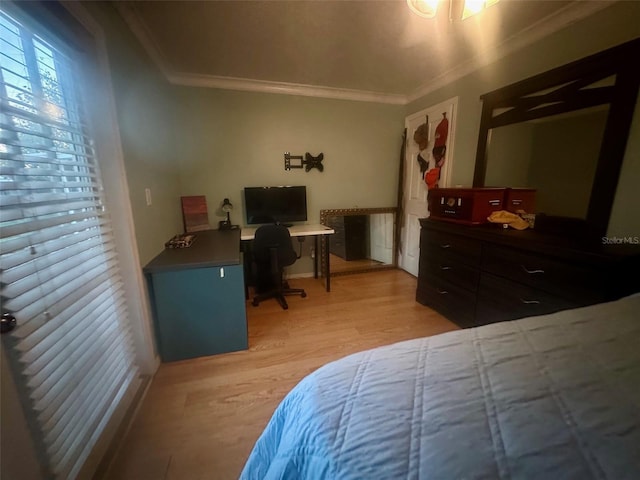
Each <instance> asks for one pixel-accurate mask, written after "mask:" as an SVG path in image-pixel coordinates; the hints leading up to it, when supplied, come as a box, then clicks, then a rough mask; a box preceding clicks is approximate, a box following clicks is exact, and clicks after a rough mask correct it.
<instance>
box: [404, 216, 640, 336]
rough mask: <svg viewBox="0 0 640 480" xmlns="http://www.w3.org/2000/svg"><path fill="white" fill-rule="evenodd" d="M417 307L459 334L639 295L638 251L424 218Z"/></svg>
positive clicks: (637, 247)
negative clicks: (447, 322) (429, 310)
mask: <svg viewBox="0 0 640 480" xmlns="http://www.w3.org/2000/svg"><path fill="white" fill-rule="evenodd" d="M420 223H421V226H422V229H421V234H420V268H419V274H418V287H417V292H416V300H417V301H418V302H419V303H421V304H423V305H427V306H429V307H431V308H433V309H434V310H437V311H439V312H440V313H442V314H443V315H445V316H446V317H447V318H449V319H450V320H451V321H453V322H455V323H456V324H458V325H459V326H461V327H473V326H477V325H484V324H488V323H493V322H498V321H503V320H513V319H516V318H522V317H527V316H532V315H542V314H546V313H552V312H556V311H559V310H564V309H567V308H575V307H580V306H585V305H590V304H594V303H599V302H603V301H607V300H613V299H616V298H620V297H622V296H624V295H628V294H630V293H633V292H636V291H640V273H639V272H640V245H630V244H620V245H600V244H598V245H591V246H586V245H581V244H579V243H578V242H576V241H572V240H570V239H567V238H560V237H557V236H550V235H545V234H543V233H540V232H536V231H531V230H524V231H517V230H512V229H508V230H505V229H502V228H501V227H500V226H497V225H484V226H472V227H470V226H465V225H458V224H454V223H448V222H442V221H436V220H430V219H421V220H420Z"/></svg>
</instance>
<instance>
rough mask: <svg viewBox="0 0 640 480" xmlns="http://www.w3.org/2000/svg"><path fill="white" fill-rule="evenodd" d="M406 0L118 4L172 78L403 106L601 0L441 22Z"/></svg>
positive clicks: (512, 2) (511, 0)
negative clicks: (416, 10)
mask: <svg viewBox="0 0 640 480" xmlns="http://www.w3.org/2000/svg"><path fill="white" fill-rule="evenodd" d="M443 3H444V7H445V8H444V9H441V10H440V11H439V14H438V16H437V17H436V18H433V19H426V18H422V17H419V16H417V15H416V14H414V13H412V12H411V11H410V10H409V8H408V7H407V3H406V1H404V0H356V1H351V0H324V1H322V0H321V1H294V0H287V1H277V0H269V1H264V0H263V1H248V0H225V1H175V0H174V1H118V2H115V3H114V4H115V5H116V7H117V8H118V10H119V11H120V13H121V14H122V16H123V17H124V18H125V20H126V21H127V23H128V25H129V27H130V28H131V30H132V31H133V32H134V34H135V35H136V36H137V37H138V39H139V40H140V42H141V43H142V45H143V46H144V47H145V49H146V50H147V51H148V53H149V54H150V55H151V57H152V58H153V59H154V60H155V62H156V63H157V64H158V65H159V67H160V68H161V69H162V71H163V72H164V74H165V75H166V76H167V78H168V80H169V81H171V82H172V83H175V84H181V85H197V86H211V87H216V88H229V89H239V90H255V91H270V92H276V93H292V94H301V95H314V96H323V97H333V98H350V99H354V100H374V101H382V102H387V103H397V104H405V103H407V102H409V101H411V100H413V99H415V98H418V97H419V96H422V95H424V94H426V93H428V92H429V91H431V90H433V89H435V88H438V87H439V86H441V85H443V84H446V83H449V82H450V81H452V80H454V79H455V78H459V77H461V76H462V75H465V74H467V73H469V72H471V71H472V70H473V69H475V68H478V67H479V66H481V65H483V64H487V63H490V62H491V61H495V60H497V59H498V58H500V57H501V56H504V55H506V54H508V53H511V52H513V51H516V50H517V49H518V48H522V47H523V46H525V45H527V44H529V43H531V42H534V41H536V40H538V39H539V38H541V37H543V36H546V35H549V34H550V33H552V32H553V31H556V30H559V29H560V28H563V27H564V26H566V25H568V24H570V23H572V22H575V21H577V20H579V19H581V18H584V17H586V16H589V15H592V14H595V13H596V12H597V11H599V10H601V9H602V8H605V7H606V6H608V5H611V4H612V2H611V1H583V0H553V1H550V0H501V1H500V2H499V3H497V4H495V5H493V6H491V7H490V8H488V9H487V10H485V11H484V12H482V13H481V14H479V15H476V16H474V17H471V18H468V19H466V20H464V21H458V22H450V21H449V19H448V14H447V11H446V10H447V7H448V0H446V1H444V2H443Z"/></svg>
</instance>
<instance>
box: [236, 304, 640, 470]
mask: <svg viewBox="0 0 640 480" xmlns="http://www.w3.org/2000/svg"><path fill="white" fill-rule="evenodd" d="M241 478H242V479H247V480H248V479H251V480H256V479H295V478H301V479H302V478H304V479H400V478H402V479H413V478H415V479H498V478H499V479H506V478H513V479H537V478H554V479H556V478H562V479H581V480H582V479H588V478H597V479H616V480H620V479H638V478H640V294H635V295H632V296H628V297H625V298H622V299H620V300H617V301H614V302H609V303H605V304H599V305H594V306H590V307H585V308H580V309H575V310H567V311H563V312H558V313H555V314H552V315H544V316H539V317H529V318H525V319H521V320H516V321H511V322H502V323H496V324H491V325H486V326H483V327H477V328H471V329H466V330H459V331H454V332H448V333H445V334H441V335H436V336H433V337H428V338H421V339H416V340H410V341H405V342H401V343H396V344H393V345H389V346H385V347H380V348H377V349H373V350H369V351H365V352H361V353H357V354H354V355H350V356H348V357H345V358H343V359H340V360H338V361H335V362H332V363H329V364H327V365H325V366H323V367H322V368H320V369H318V370H316V371H315V372H313V373H312V374H310V375H309V376H307V377H306V378H304V379H303V380H302V381H301V382H300V383H299V384H298V385H297V386H296V387H295V388H293V389H292V390H291V391H290V392H289V394H288V395H287V396H286V397H285V398H284V400H283V401H282V402H281V404H280V405H279V406H278V408H277V409H276V411H275V412H274V414H273V416H272V418H271V420H270V421H269V423H268V425H267V426H266V428H265V430H264V432H263V433H262V435H261V436H260V438H259V439H258V440H257V442H256V444H255V446H254V448H253V450H252V452H251V454H250V456H249V458H248V460H247V462H246V464H245V466H244V469H243V471H242V474H241Z"/></svg>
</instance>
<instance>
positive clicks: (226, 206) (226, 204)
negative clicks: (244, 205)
mask: <svg viewBox="0 0 640 480" xmlns="http://www.w3.org/2000/svg"><path fill="white" fill-rule="evenodd" d="M231 210H233V205H232V204H231V202H230V201H229V199H228V198H225V199H224V200H223V201H222V211H223V212H226V214H227V219H226V220H222V221H221V222H220V224H219V227H218V228H219V229H220V230H229V229H231V215H230V213H231Z"/></svg>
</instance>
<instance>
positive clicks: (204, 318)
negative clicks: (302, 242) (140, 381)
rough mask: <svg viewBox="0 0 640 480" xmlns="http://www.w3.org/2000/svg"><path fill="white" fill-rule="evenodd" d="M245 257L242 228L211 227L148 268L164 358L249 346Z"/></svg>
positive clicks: (153, 307)
mask: <svg viewBox="0 0 640 480" xmlns="http://www.w3.org/2000/svg"><path fill="white" fill-rule="evenodd" d="M241 260H242V259H241V256H240V233H239V231H237V230H236V231H227V232H221V231H217V230H209V231H205V232H198V233H197V234H196V238H195V240H194V242H193V245H192V246H191V247H189V248H184V249H165V250H164V251H163V252H162V253H160V254H159V255H158V256H157V257H156V258H154V259H153V260H152V261H151V262H149V264H148V265H147V266H146V267H145V268H144V273H145V276H146V278H147V285H148V287H149V298H150V302H151V307H152V309H153V321H154V329H155V334H156V344H157V347H158V351H159V353H160V357H161V358H162V361H164V362H171V361H175V360H183V359H187V358H194V357H202V356H207V355H215V354H218V353H227V352H234V351H237V350H246V349H247V348H248V347H249V341H248V338H247V312H246V306H245V294H244V273H243V265H242V261H241Z"/></svg>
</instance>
